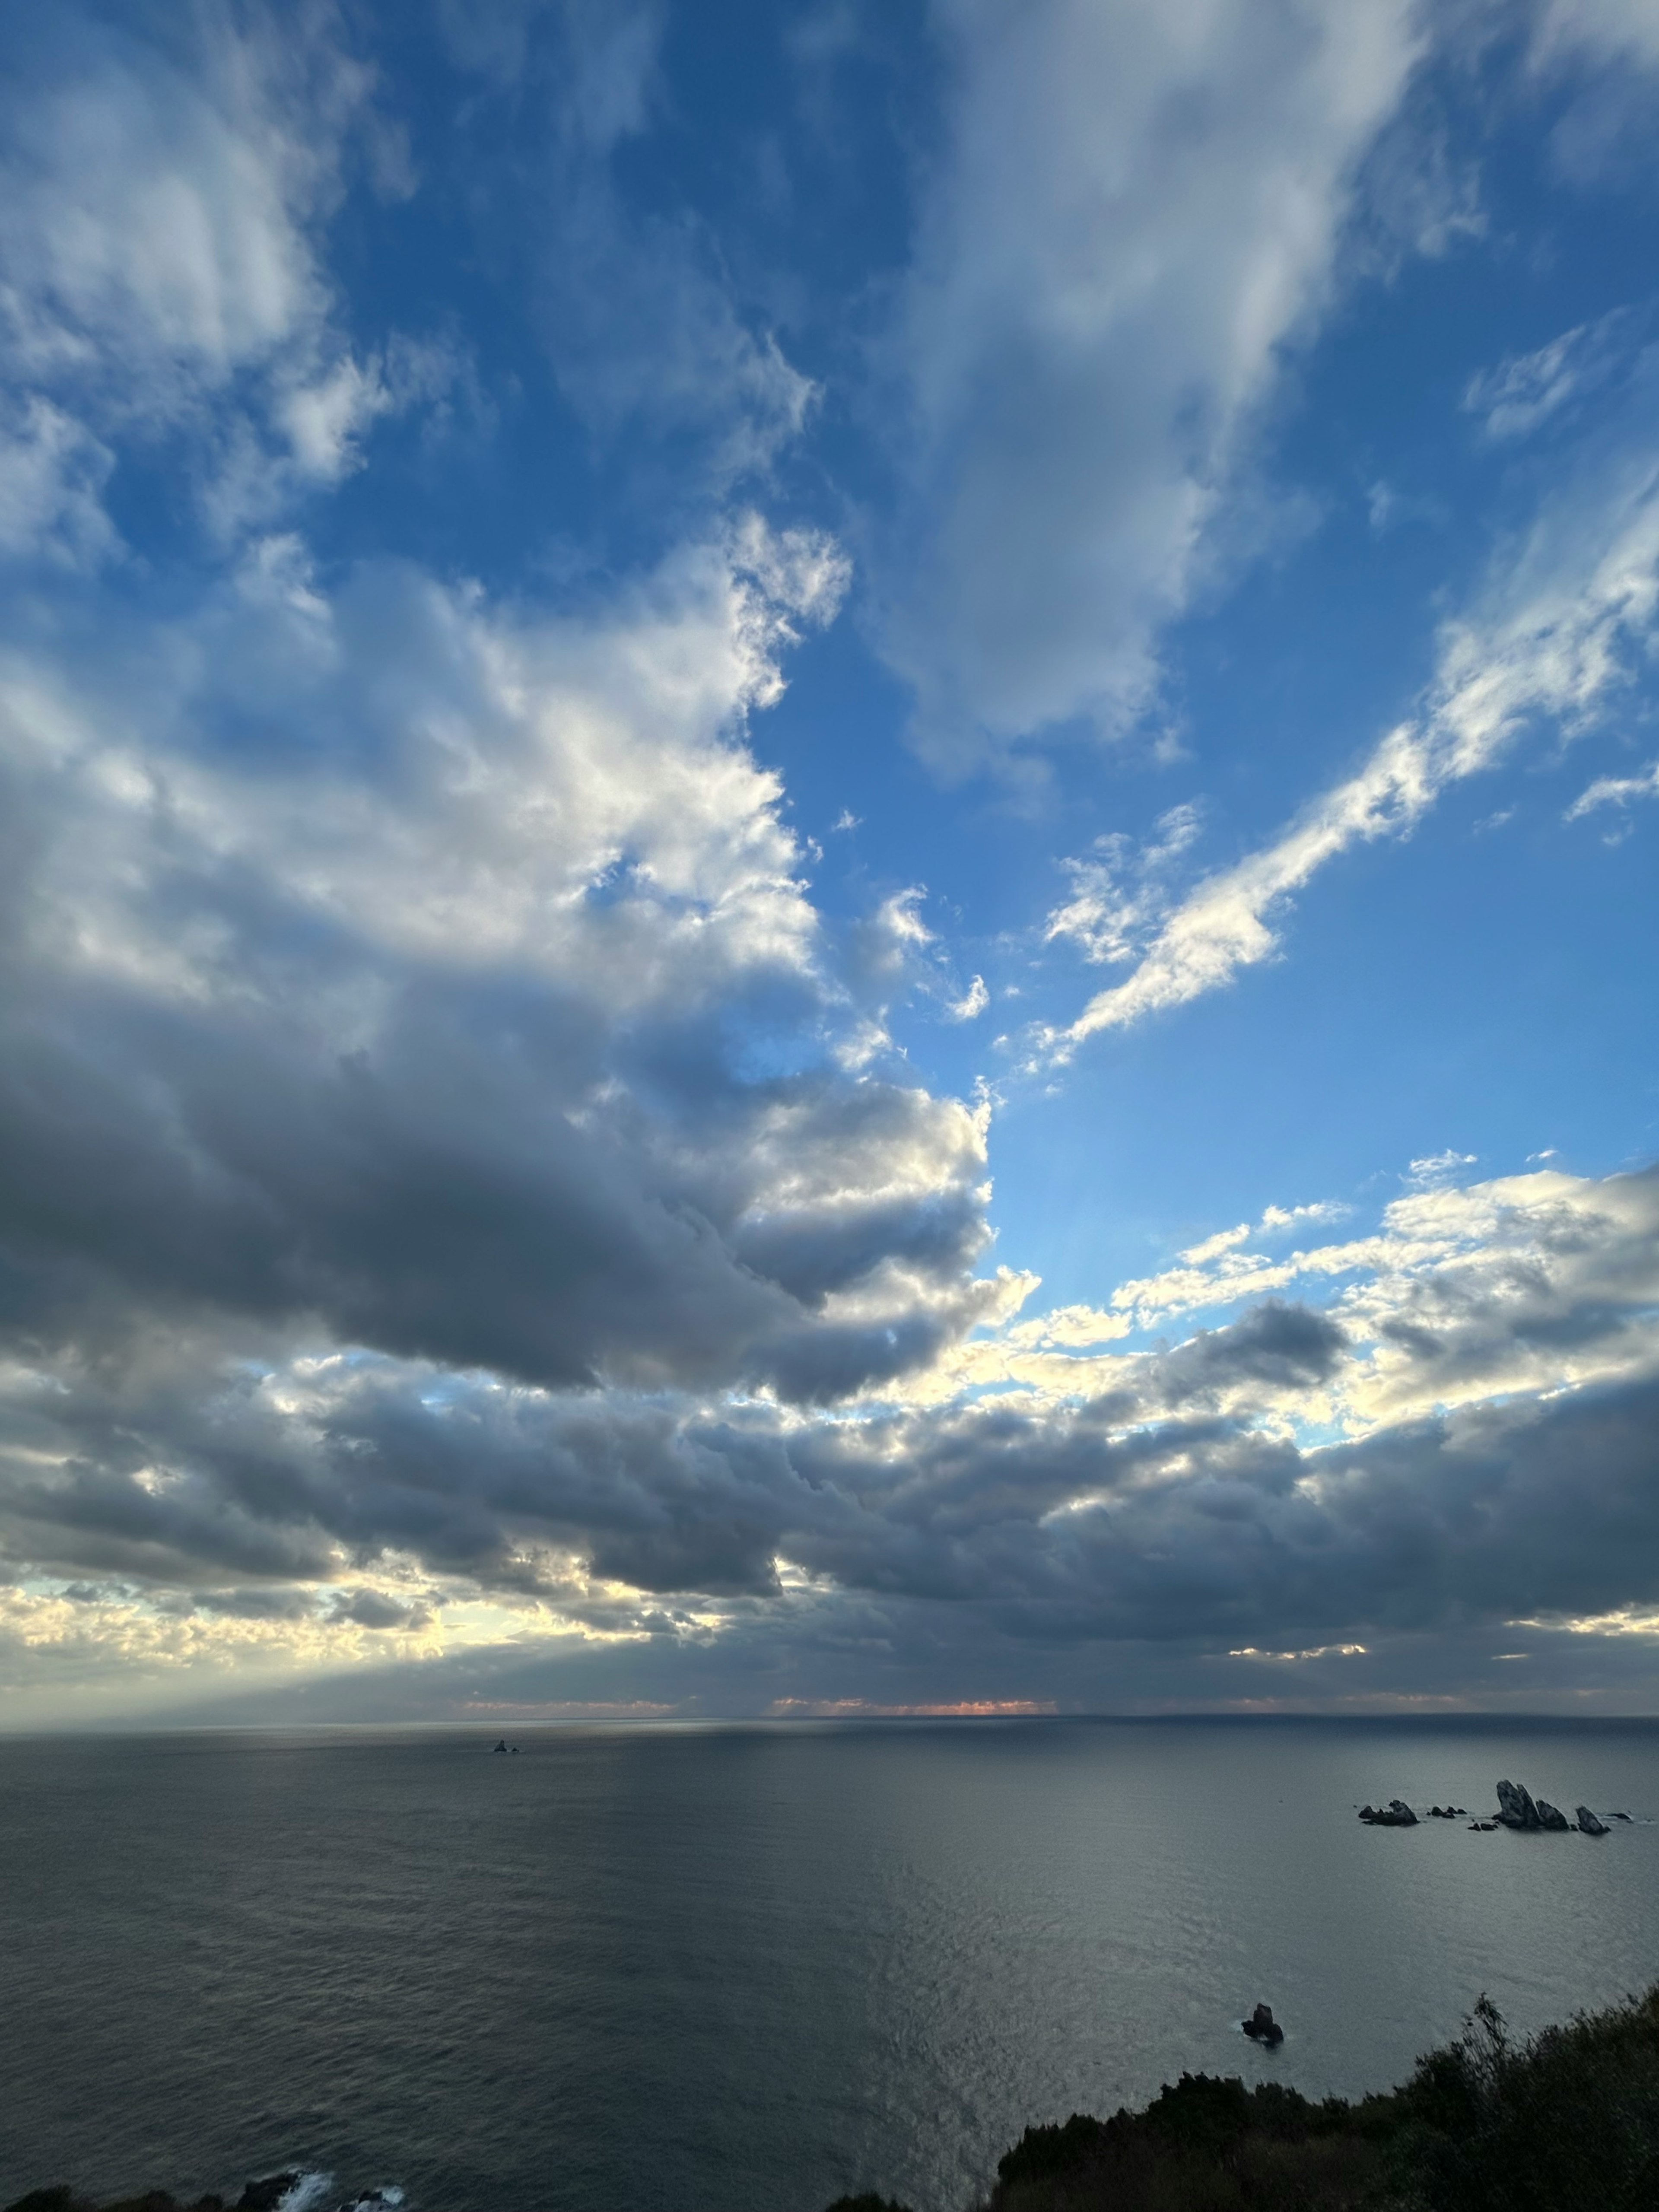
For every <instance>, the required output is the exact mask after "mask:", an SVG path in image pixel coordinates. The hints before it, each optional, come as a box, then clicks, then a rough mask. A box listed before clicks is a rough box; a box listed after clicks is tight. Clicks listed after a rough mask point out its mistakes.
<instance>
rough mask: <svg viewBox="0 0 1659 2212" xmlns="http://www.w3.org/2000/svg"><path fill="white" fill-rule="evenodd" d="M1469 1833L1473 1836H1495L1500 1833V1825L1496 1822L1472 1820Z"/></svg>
mask: <svg viewBox="0 0 1659 2212" xmlns="http://www.w3.org/2000/svg"><path fill="white" fill-rule="evenodd" d="M1469 1832H1470V1833H1471V1834H1472V1835H1481V1836H1495V1835H1496V1834H1497V1832H1498V1823H1497V1821H1496V1820H1471V1821H1470V1822H1469Z"/></svg>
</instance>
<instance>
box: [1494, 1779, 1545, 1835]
mask: <svg viewBox="0 0 1659 2212" xmlns="http://www.w3.org/2000/svg"><path fill="white" fill-rule="evenodd" d="M1497 1817H1498V1820H1501V1821H1502V1822H1503V1824H1504V1826H1505V1827H1506V1828H1541V1827H1542V1826H1543V1825H1544V1824H1543V1822H1542V1821H1541V1820H1540V1819H1539V1817H1538V1808H1537V1806H1536V1805H1534V1803H1533V1802H1532V1792H1531V1791H1530V1790H1523V1789H1522V1787H1521V1784H1519V1783H1518V1782H1500V1783H1499V1784H1498V1814H1497Z"/></svg>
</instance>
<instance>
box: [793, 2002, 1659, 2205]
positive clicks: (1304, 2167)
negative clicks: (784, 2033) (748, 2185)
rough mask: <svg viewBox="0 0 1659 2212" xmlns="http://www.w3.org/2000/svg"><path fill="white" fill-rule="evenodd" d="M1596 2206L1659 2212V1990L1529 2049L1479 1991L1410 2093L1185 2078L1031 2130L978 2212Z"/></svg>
mask: <svg viewBox="0 0 1659 2212" xmlns="http://www.w3.org/2000/svg"><path fill="white" fill-rule="evenodd" d="M854 2203H856V2204H857V2205H858V2207H859V2212H864V2208H865V2206H866V2204H869V2205H870V2206H871V2207H872V2212H873V2208H874V2207H875V2206H876V2205H877V2204H878V2200H864V2199H860V2200H854ZM1590 2205H1593V2206H1595V2208H1596V2212H1659V1989H1656V1990H1653V1991H1651V1992H1650V1994H1649V1995H1648V1996H1646V1997H1644V1998H1642V1999H1641V2000H1639V2001H1638V2000H1634V1999H1632V2001H1630V2002H1627V2003H1626V2004H1623V2005H1618V2006H1614V2007H1613V2008H1611V2009H1610V2010H1608V2011H1606V2012H1601V2013H1596V2014H1593V2015H1580V2016H1579V2017H1578V2018H1577V2019H1575V2020H1573V2021H1570V2022H1569V2023H1568V2024H1567V2026H1565V2027H1552V2028H1547V2029H1546V2030H1545V2031H1544V2033H1542V2034H1541V2035H1537V2036H1534V2037H1532V2038H1530V2039H1528V2040H1527V2041H1524V2042H1521V2043H1515V2042H1511V2040H1510V2038H1509V2036H1508V2033H1507V2032H1506V2031H1505V2029H1504V2023H1503V2021H1502V2020H1501V2019H1500V2017H1499V2015H1498V2010H1497V2008H1496V2007H1495V2006H1493V2005H1492V2004H1491V2003H1490V2002H1488V2001H1487V2000H1486V1998H1485V1997H1483V1998H1482V1999H1481V2000H1480V2003H1479V2004H1478V2005H1477V2006H1476V2008H1475V2009H1474V2014H1473V2015H1471V2017H1470V2019H1469V2021H1468V2026H1467V2028H1466V2030H1465V2033H1463V2035H1462V2037H1461V2038H1460V2039H1459V2040H1458V2041H1457V2042H1455V2043H1454V2044H1452V2045H1449V2047H1448V2048H1446V2049H1444V2050H1440V2051H1430V2052H1429V2053H1428V2054H1427V2055H1426V2057H1423V2058H1421V2059H1419V2061H1418V2064H1417V2069H1416V2071H1415V2073H1414V2074H1413V2077H1412V2079H1411V2080H1410V2081H1408V2082H1407V2084H1406V2085H1405V2087H1403V2088H1401V2089H1397V2090H1395V2091H1394V2092H1393V2093H1392V2094H1390V2095H1387V2096H1379V2097H1367V2098H1364V2100H1361V2102H1359V2103H1358V2104H1356V2105H1351V2104H1348V2103H1346V2101H1345V2100H1342V2099H1341V2098H1338V2097H1331V2098H1327V2099H1326V2100H1324V2101H1323V2102H1322V2103H1320V2104H1315V2103H1312V2102H1310V2100H1308V2099H1307V2098H1305V2097H1303V2096H1301V2095H1299V2094H1298V2093H1297V2091H1296V2090H1294V2089H1288V2088H1285V2087H1280V2086H1279V2084H1278V2083H1276V2082H1264V2083H1261V2085H1259V2086H1258V2087H1255V2088H1254V2089H1247V2088H1246V2087H1245V2086H1244V2084H1243V2082H1242V2081H1237V2080H1235V2079H1231V2078H1229V2079H1226V2080H1216V2079H1214V2078H1212V2076H1210V2075H1203V2074H1183V2075H1182V2077H1181V2079H1180V2081H1177V2082H1176V2084H1175V2085H1174V2087H1166V2088H1164V2089H1163V2090H1161V2091H1160V2092H1159V2093H1158V2096H1157V2097H1156V2098H1154V2099H1153V2100H1152V2103H1151V2104H1150V2105H1149V2106H1147V2107H1146V2110H1145V2112H1116V2113H1115V2114H1114V2115H1113V2116H1112V2118H1110V2119H1109V2120H1097V2119H1092V2118H1090V2117H1089V2116H1088V2115H1086V2114H1085V2113H1082V2112H1073V2115H1072V2117H1071V2118H1070V2119H1069V2120H1067V2121H1066V2122H1065V2123H1064V2124H1063V2125H1049V2126H1045V2127H1035V2128H1028V2129H1027V2130H1025V2133H1024V2135H1023V2136H1021V2137H1020V2139H1019V2141H1018V2142H1017V2143H1016V2144H1015V2145H1014V2147H1013V2148H1012V2150H1010V2151H1008V2152H1007V2153H1006V2154H1005V2156H1004V2157H1003V2159H1002V2160H1001V2162H1000V2165H999V2166H998V2168H997V2182H996V2187H995V2188H994V2190H993V2191H992V2192H991V2196H990V2199H989V2202H988V2203H987V2205H986V2206H984V2207H983V2208H982V2212H1583V2208H1584V2207H1586V2206H1590ZM833 2212H850V2208H833ZM883 2212H885V2208H883Z"/></svg>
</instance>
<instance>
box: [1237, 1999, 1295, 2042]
mask: <svg viewBox="0 0 1659 2212" xmlns="http://www.w3.org/2000/svg"><path fill="white" fill-rule="evenodd" d="M1239 2026H1240V2027H1242V2028H1243V2031H1244V2033H1245V2034H1246V2035H1248V2036H1249V2037H1250V2038H1251V2039H1252V2040H1253V2041H1255V2042H1256V2043H1265V2044H1267V2045H1270V2046H1271V2045H1275V2044H1280V2043H1283V2041H1284V2040H1285V2031H1284V2029H1283V2028H1282V2027H1280V2026H1279V2022H1278V2021H1276V2020H1275V2019H1274V2018H1273V2007H1272V2006H1271V2005H1264V2004H1259V2005H1258V2006H1257V2007H1256V2008H1255V2011H1254V2012H1253V2013H1252V2014H1251V2015H1250V2016H1249V2019H1248V2020H1242V2021H1240V2022H1239Z"/></svg>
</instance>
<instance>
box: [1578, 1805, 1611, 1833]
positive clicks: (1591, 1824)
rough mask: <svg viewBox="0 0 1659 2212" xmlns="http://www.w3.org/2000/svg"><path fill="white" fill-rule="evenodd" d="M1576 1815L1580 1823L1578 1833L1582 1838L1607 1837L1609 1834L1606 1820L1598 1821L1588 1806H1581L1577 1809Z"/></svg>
mask: <svg viewBox="0 0 1659 2212" xmlns="http://www.w3.org/2000/svg"><path fill="white" fill-rule="evenodd" d="M1574 1813H1575V1817H1576V1818H1577V1822H1578V1832H1579V1834H1580V1835H1581V1836H1605V1835H1606V1834H1607V1822H1606V1821H1605V1820H1597V1819H1596V1817H1595V1814H1594V1813H1592V1812H1591V1810H1590V1808H1589V1806H1588V1805H1579V1806H1577V1807H1575V1808H1574Z"/></svg>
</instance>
